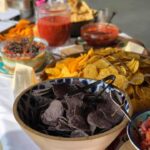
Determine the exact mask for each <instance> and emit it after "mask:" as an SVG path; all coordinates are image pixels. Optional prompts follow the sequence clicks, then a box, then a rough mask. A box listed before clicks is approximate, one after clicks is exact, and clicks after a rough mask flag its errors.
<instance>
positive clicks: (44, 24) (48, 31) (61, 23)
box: [37, 16, 71, 46]
mask: <svg viewBox="0 0 150 150" xmlns="http://www.w3.org/2000/svg"><path fill="white" fill-rule="evenodd" d="M37 25H38V30H39V34H40V37H41V38H44V39H45V40H47V41H48V43H49V45H50V46H60V45H63V44H64V43H65V42H66V41H67V40H68V38H69V36H70V26H71V24H70V17H69V16H46V17H43V18H40V19H39V20H38V23H37Z"/></svg>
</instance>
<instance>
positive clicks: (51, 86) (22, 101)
mask: <svg viewBox="0 0 150 150" xmlns="http://www.w3.org/2000/svg"><path fill="white" fill-rule="evenodd" d="M95 81H96V80H92V79H85V78H59V79H55V80H47V81H43V82H41V83H39V84H37V85H34V86H32V87H30V88H28V89H26V90H25V91H23V92H22V93H21V94H20V95H19V96H18V97H17V98H16V100H15V103H14V105H13V112H14V116H15V118H16V120H17V122H18V123H19V125H20V126H21V127H22V128H23V129H24V130H25V131H26V132H27V134H29V136H30V137H31V138H32V139H33V140H34V141H35V142H36V143H37V144H38V145H39V146H40V148H41V149H42V150H70V149H72V150H77V149H80V150H85V149H88V150H103V149H105V148H106V147H107V146H108V145H110V144H111V142H112V141H113V140H114V139H115V138H116V137H117V136H118V134H119V133H120V132H121V130H122V129H123V128H124V127H125V126H126V124H127V122H128V121H127V119H126V118H125V116H124V114H123V112H122V111H121V109H120V108H118V106H117V105H116V104H115V103H114V102H113V101H112V99H111V96H110V93H111V92H112V91H113V93H116V94H117V95H118V96H119V99H120V100H121V101H124V108H125V109H126V111H127V112H128V113H129V114H130V115H131V114H132V108H131V104H130V103H129V101H128V96H127V95H126V94H125V93H124V92H122V91H121V90H119V89H118V88H116V87H114V86H113V85H108V83H107V82H104V81H103V80H102V81H100V82H99V84H97V85H95V86H93V87H92V88H90V89H87V90H81V91H80V90H79V89H83V87H85V86H86V85H88V84H91V83H93V82H95ZM76 90H77V91H78V92H77V93H74V94H69V93H71V92H70V91H76Z"/></svg>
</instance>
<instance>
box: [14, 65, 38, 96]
mask: <svg viewBox="0 0 150 150" xmlns="http://www.w3.org/2000/svg"><path fill="white" fill-rule="evenodd" d="M36 83H38V81H37V78H36V75H35V72H34V70H33V68H32V67H29V66H26V65H23V64H16V67H15V72H14V77H13V92H14V96H15V97H16V96H18V95H19V94H20V93H21V92H22V91H23V90H25V89H26V88H28V87H29V86H31V85H34V84H36Z"/></svg>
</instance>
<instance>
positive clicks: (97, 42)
mask: <svg viewBox="0 0 150 150" xmlns="http://www.w3.org/2000/svg"><path fill="white" fill-rule="evenodd" d="M118 34H119V28H118V27H117V26H116V25H113V24H109V23H90V24H87V25H85V26H83V27H82V28H81V37H82V38H83V39H84V40H85V41H86V42H87V44H88V45H91V46H108V45H110V44H112V43H113V42H114V41H115V40H116V39H117V37H118Z"/></svg>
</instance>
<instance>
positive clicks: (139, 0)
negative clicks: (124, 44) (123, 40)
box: [86, 0, 150, 49]
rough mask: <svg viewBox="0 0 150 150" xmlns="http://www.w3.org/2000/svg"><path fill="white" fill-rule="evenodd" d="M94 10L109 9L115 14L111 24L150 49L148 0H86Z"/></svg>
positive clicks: (149, 5) (149, 2) (149, 0)
mask: <svg viewBox="0 0 150 150" xmlns="http://www.w3.org/2000/svg"><path fill="white" fill-rule="evenodd" d="M86 1H87V2H88V3H89V4H90V6H91V7H93V8H96V9H103V8H109V9H110V10H114V11H116V12H117V15H116V16H115V17H114V19H113V21H112V22H113V23H115V24H117V25H118V26H119V27H120V29H121V30H122V31H123V32H125V33H127V34H129V35H130V36H132V37H133V38H136V39H138V40H141V41H142V42H143V43H144V44H145V46H146V47H147V48H149V49H150V0H86Z"/></svg>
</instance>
